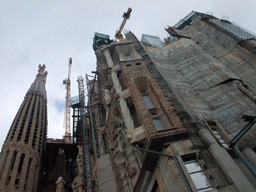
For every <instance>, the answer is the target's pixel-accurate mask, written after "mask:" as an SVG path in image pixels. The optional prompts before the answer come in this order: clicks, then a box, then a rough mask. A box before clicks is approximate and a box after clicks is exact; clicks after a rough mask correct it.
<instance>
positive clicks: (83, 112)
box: [77, 76, 94, 192]
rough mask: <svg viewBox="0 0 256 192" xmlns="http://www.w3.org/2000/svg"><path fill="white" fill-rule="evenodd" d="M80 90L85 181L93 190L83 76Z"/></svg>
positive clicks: (79, 84)
mask: <svg viewBox="0 0 256 192" xmlns="http://www.w3.org/2000/svg"><path fill="white" fill-rule="evenodd" d="M77 81H78V90H79V102H80V117H81V120H82V135H83V139H82V146H83V165H84V173H85V174H84V175H85V178H84V183H86V189H87V190H86V191H88V192H93V191H94V184H93V177H92V167H91V160H90V140H89V139H90V129H89V126H88V112H87V110H86V106H85V89H84V79H83V77H82V76H79V77H78V80H77Z"/></svg>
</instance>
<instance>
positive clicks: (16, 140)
mask: <svg viewBox="0 0 256 192" xmlns="http://www.w3.org/2000/svg"><path fill="white" fill-rule="evenodd" d="M44 70H45V65H43V66H42V65H39V69H38V74H37V76H36V79H35V81H34V82H33V83H32V85H31V86H30V88H29V90H28V92H27V94H26V96H25V98H24V101H23V102H22V104H21V106H20V109H19V111H18V112H17V115H16V117H15V118H14V120H13V123H12V125H11V128H10V131H9V133H8V135H7V137H6V140H5V142H4V145H3V147H2V152H1V156H0V191H12V192H20V191H24V192H30V191H37V183H38V175H39V171H40V166H41V165H40V164H41V159H42V158H41V155H42V151H43V148H44V145H45V141H46V135H47V101H46V90H45V83H46V76H47V72H45V71H44Z"/></svg>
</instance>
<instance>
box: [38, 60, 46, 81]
mask: <svg viewBox="0 0 256 192" xmlns="http://www.w3.org/2000/svg"><path fill="white" fill-rule="evenodd" d="M45 68H46V67H45V64H43V65H41V64H39V66H38V74H37V76H40V79H41V80H42V81H43V82H44V83H46V77H47V74H48V72H47V71H44V70H45Z"/></svg>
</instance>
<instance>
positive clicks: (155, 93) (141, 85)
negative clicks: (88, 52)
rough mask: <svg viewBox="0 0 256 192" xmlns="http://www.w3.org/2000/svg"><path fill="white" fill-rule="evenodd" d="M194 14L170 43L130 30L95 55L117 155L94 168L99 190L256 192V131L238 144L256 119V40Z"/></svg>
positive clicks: (104, 156) (101, 103)
mask: <svg viewBox="0 0 256 192" xmlns="http://www.w3.org/2000/svg"><path fill="white" fill-rule="evenodd" d="M191 15H192V16H191ZM195 15H196V16H195ZM194 16H195V17H194ZM188 17H190V18H191V20H193V23H189V22H190V21H189V22H187V23H186V22H185V21H184V23H179V25H178V24H177V25H176V26H179V27H177V28H170V29H168V30H169V31H168V30H167V31H168V32H170V34H172V35H173V36H174V37H172V38H171V37H170V39H169V40H168V39H166V44H165V45H163V43H161V42H156V41H160V39H159V38H153V39H154V42H153V41H152V42H145V43H144V42H143V39H142V41H139V40H138V39H137V38H136V36H135V35H134V34H133V33H131V32H128V33H127V34H126V39H125V40H124V41H122V42H113V43H110V44H109V45H101V46H99V47H98V49H97V50H96V51H95V54H96V57H97V73H98V74H97V76H98V78H97V82H96V83H95V84H97V86H96V87H97V90H95V91H96V93H97V96H96V95H94V96H95V97H97V99H96V100H97V102H98V103H97V106H98V108H101V110H96V109H95V111H96V112H97V114H98V117H101V119H102V120H103V125H101V127H102V130H104V133H106V135H105V137H106V138H107V141H108V142H107V143H106V144H107V146H108V148H109V151H105V152H104V153H102V152H101V153H100V154H99V156H98V157H97V158H96V159H97V162H100V163H95V164H94V165H93V170H95V171H94V172H95V175H94V179H95V183H96V185H95V186H96V187H95V189H96V191H104V190H105V191H153V192H159V191H161V192H164V191H184V192H185V191H255V189H256V185H255V183H256V182H255V181H256V178H255V175H254V174H255V172H254V171H255V170H256V167H255V148H256V145H255V139H256V134H255V133H256V129H255V127H254V126H253V127H252V128H251V129H250V130H249V131H248V132H247V133H246V134H245V135H243V136H241V138H240V139H239V141H238V142H236V143H235V146H236V147H233V146H232V145H229V142H231V141H232V138H234V137H235V136H237V133H238V132H239V131H241V130H242V129H243V128H244V127H245V126H246V125H247V124H248V122H244V120H243V119H242V117H243V115H248V116H249V118H251V120H248V121H249V122H250V123H252V119H253V118H254V116H255V112H256V105H255V96H256V94H255V93H256V92H255V85H254V83H253V82H255V75H253V74H255V68H254V67H253V66H255V64H256V63H255V61H256V58H255V50H253V49H252V46H253V45H254V43H255V39H250V40H246V39H244V37H242V36H237V33H235V32H234V33H232V30H233V29H235V30H237V28H235V27H232V26H228V27H226V28H223V27H222V26H221V25H222V24H221V22H227V21H221V22H220V20H218V19H217V18H215V17H212V16H209V15H205V14H200V13H195V12H192V13H191V14H190V15H189V16H188ZM182 22H183V21H182ZM216 23H217V24H218V23H220V24H218V25H219V26H217V24H216ZM223 25H224V24H223ZM225 25H226V24H225ZM229 25H232V24H231V23H229ZM181 26H182V27H181ZM227 29H228V31H227ZM170 30H171V31H170ZM149 41H150V39H149ZM156 44H157V46H154V45H156ZM161 45H162V46H161ZM246 57H247V59H246ZM95 107H96V106H95V105H94V108H95ZM244 117H245V118H246V116H244ZM96 119H97V118H96ZM97 134H99V132H98V131H97V133H96V135H97ZM99 138H100V137H99ZM99 146H100V145H99ZM97 148H99V149H98V150H99V151H102V149H100V147H97ZM237 149H238V150H237ZM145 151H146V152H145ZM248 162H249V163H248ZM248 164H250V165H249V166H248ZM105 175H108V177H105Z"/></svg>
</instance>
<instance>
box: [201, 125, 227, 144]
mask: <svg viewBox="0 0 256 192" xmlns="http://www.w3.org/2000/svg"><path fill="white" fill-rule="evenodd" d="M206 125H207V128H208V129H209V131H210V132H211V134H212V135H213V137H214V138H215V139H216V141H217V142H218V143H219V144H220V145H221V146H223V147H224V148H228V147H229V146H228V145H227V143H228V142H227V141H229V138H228V136H227V134H226V133H225V132H224V130H223V129H222V128H221V127H220V125H219V124H218V123H217V122H215V121H206Z"/></svg>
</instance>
